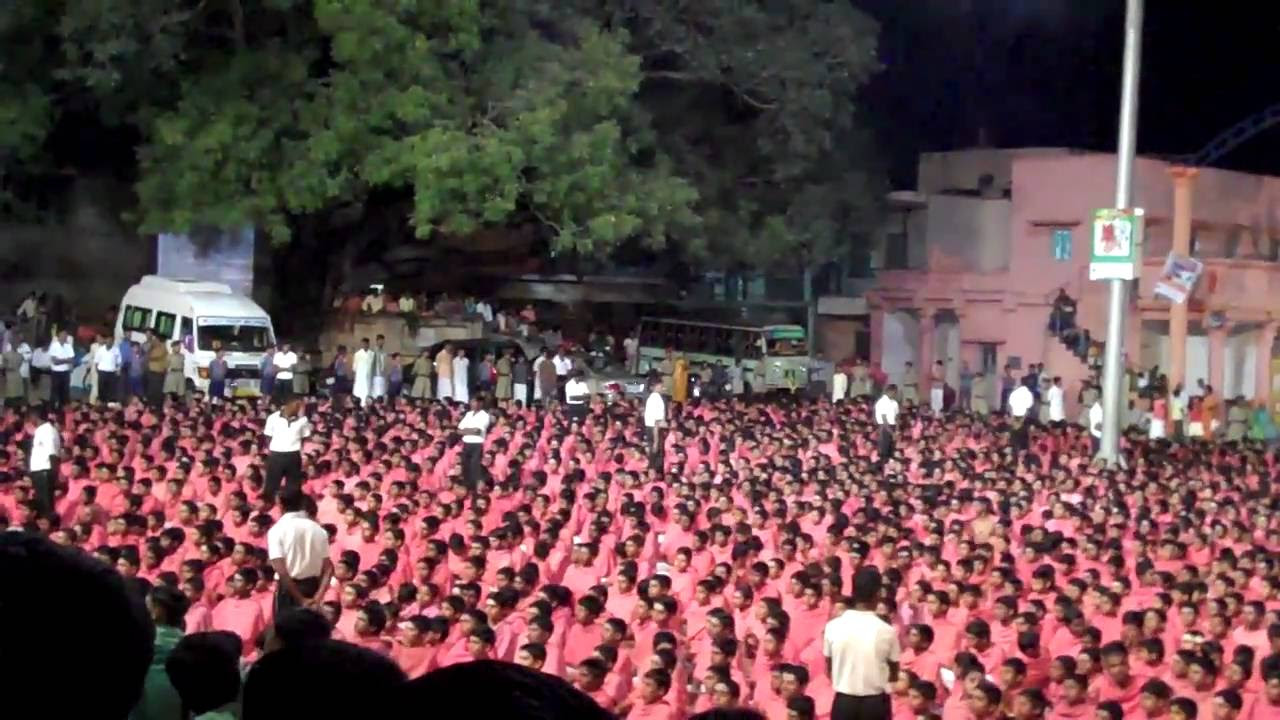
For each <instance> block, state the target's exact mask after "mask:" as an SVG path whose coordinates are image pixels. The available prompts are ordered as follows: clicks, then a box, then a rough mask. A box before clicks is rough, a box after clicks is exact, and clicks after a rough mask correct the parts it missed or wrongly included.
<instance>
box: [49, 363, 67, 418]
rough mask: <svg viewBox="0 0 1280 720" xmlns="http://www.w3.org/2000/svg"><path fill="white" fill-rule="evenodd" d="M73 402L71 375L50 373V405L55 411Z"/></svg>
mask: <svg viewBox="0 0 1280 720" xmlns="http://www.w3.org/2000/svg"><path fill="white" fill-rule="evenodd" d="M69 402H71V373H70V372H51V373H49V405H50V406H51V407H53V408H55V409H57V408H60V407H62V406H63V405H66V404H67V403H69Z"/></svg>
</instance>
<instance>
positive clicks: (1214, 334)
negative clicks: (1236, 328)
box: [1206, 325, 1230, 397]
mask: <svg viewBox="0 0 1280 720" xmlns="http://www.w3.org/2000/svg"><path fill="white" fill-rule="evenodd" d="M1229 330H1230V326H1228V325H1223V326H1222V327H1216V328H1210V329H1209V379H1208V380H1207V381H1206V383H1207V384H1208V385H1211V386H1213V391H1214V392H1216V393H1217V394H1218V396H1219V397H1222V392H1223V387H1222V383H1223V380H1225V379H1226V370H1227V333H1228V332H1229Z"/></svg>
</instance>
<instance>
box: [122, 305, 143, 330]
mask: <svg viewBox="0 0 1280 720" xmlns="http://www.w3.org/2000/svg"><path fill="white" fill-rule="evenodd" d="M123 312H124V318H123V319H122V320H121V321H120V327H121V329H123V330H124V331H126V332H131V331H137V332H143V331H146V330H148V329H150V327H151V310H149V309H147V308H144V307H138V306H137V305H125V306H124V310H123Z"/></svg>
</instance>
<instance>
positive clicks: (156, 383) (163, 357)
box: [146, 330, 169, 407]
mask: <svg viewBox="0 0 1280 720" xmlns="http://www.w3.org/2000/svg"><path fill="white" fill-rule="evenodd" d="M168 370H169V350H168V348H166V347H165V346H164V340H161V339H160V336H158V335H156V332H155V331H154V330H152V331H150V332H148V333H147V390H146V392H147V402H149V403H151V404H152V405H153V406H155V407H160V406H161V405H163V404H164V374H165V372H167V371H168Z"/></svg>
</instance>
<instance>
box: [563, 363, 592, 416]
mask: <svg viewBox="0 0 1280 720" xmlns="http://www.w3.org/2000/svg"><path fill="white" fill-rule="evenodd" d="M590 399H591V388H590V387H589V386H588V385H587V382H586V381H585V380H583V379H582V371H581V370H576V371H574V372H573V373H571V374H570V375H569V382H567V383H565V385H564V401H565V404H566V405H567V406H568V414H569V417H570V418H571V419H573V420H577V421H578V422H582V421H583V420H586V419H587V401H589V400H590Z"/></svg>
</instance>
